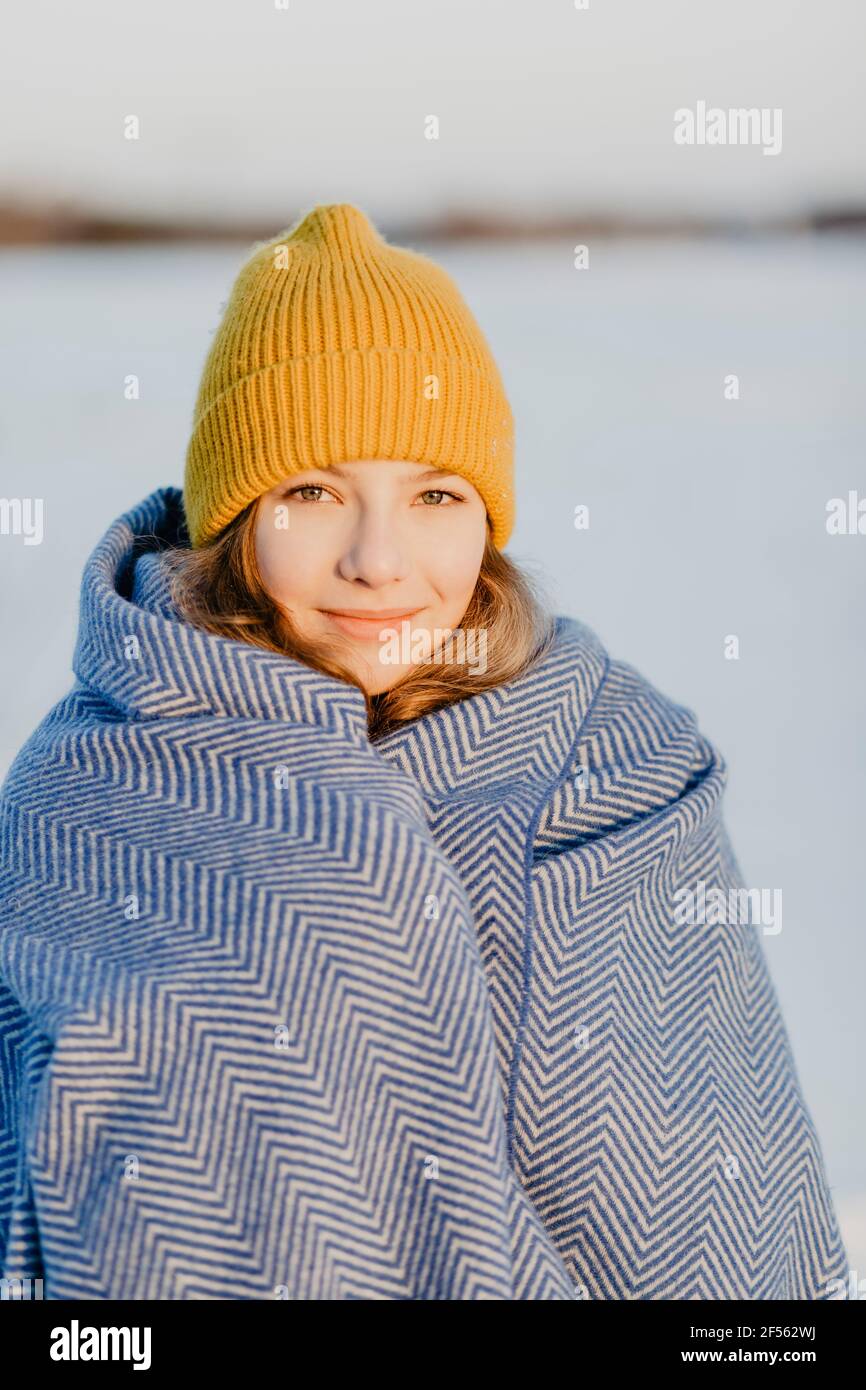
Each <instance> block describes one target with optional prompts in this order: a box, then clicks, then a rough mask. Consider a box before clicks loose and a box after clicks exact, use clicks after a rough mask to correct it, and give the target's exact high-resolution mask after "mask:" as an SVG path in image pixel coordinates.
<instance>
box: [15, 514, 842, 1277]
mask: <svg viewBox="0 0 866 1390" xmlns="http://www.w3.org/2000/svg"><path fill="white" fill-rule="evenodd" d="M181 502H182V499H181V495H180V493H179V492H178V491H177V490H176V489H172V488H168V489H160V490H159V491H157V492H156V493H154V494H153V495H152V496H151V497H149V498H147V499H146V500H145V501H144V502H143V503H142V504H141V505H140V506H139V507H137V508H135V509H133V510H132V511H131V512H129V513H127V514H126V515H125V516H123V517H121V518H120V519H119V521H118V522H116V523H115V524H114V525H113V526H112V527H111V528H110V530H109V531H108V533H107V534H106V536H105V537H104V538H103V540H102V541H101V542H100V544H99V546H98V547H97V548H96V550H95V551H94V554H93V556H92V557H91V559H90V561H89V562H88V565H87V568H86V570H85V574H84V579H83V583H82V592H81V618H80V625H79V637H78V643H77V645H76V651H75V657H74V663H73V664H74V669H75V675H76V683H75V686H74V688H73V690H72V691H71V692H70V693H69V694H68V695H67V696H66V697H65V698H64V699H63V700H61V701H60V702H58V704H57V705H56V706H55V707H54V709H53V710H52V711H51V712H50V714H49V715H48V716H47V717H46V718H45V720H43V721H42V723H41V724H40V726H39V728H38V729H37V730H36V731H35V732H34V734H33V735H32V736H31V738H30V739H29V740H28V742H27V744H25V746H24V748H23V749H22V750H21V752H20V753H19V755H18V758H17V759H16V761H15V764H14V765H13V768H12V769H11V771H10V774H9V776H8V777H7V780H6V783H5V784H4V787H3V791H2V796H0V863H2V865H3V871H4V888H3V898H2V903H0V925H2V927H3V931H2V933H0V1258H2V1270H3V1274H4V1276H5V1277H7V1278H12V1277H20V1278H24V1277H30V1278H42V1279H43V1280H44V1283H45V1293H46V1296H47V1297H51V1298H137V1299H138V1298H183V1299H213V1298H243V1299H250V1298H252V1299H264V1298H275V1297H288V1298H292V1299H353V1298H362V1299H416V1298H417V1299H449V1300H452V1299H565V1300H574V1299H579V1298H585V1297H588V1298H603V1299H621V1298H708V1299H713V1298H731V1297H747V1298H776V1297H782V1298H822V1297H828V1296H830V1294H829V1293H828V1291H827V1282H828V1280H830V1279H833V1278H839V1279H842V1280H843V1281H844V1280H845V1278H846V1273H847V1264H846V1258H845V1252H844V1249H843V1247H842V1244H841V1241H840V1238H839V1233H838V1229H837V1226H836V1220H835V1215H834V1212H833V1208H832V1204H831V1201H830V1197H829V1193H828V1190H827V1185H826V1178H825V1175H824V1169H823V1161H822V1157H821V1151H820V1147H819V1144H818V1139H817V1136H816V1135H815V1132H814V1128H813V1126H812V1123H811V1120H810V1117H809V1115H808V1112H807V1110H806V1108H805V1105H804V1102H803V1099H802V1096H801V1094H800V1089H799V1085H798V1081H797V1077H796V1071H795V1068H794V1063H793V1058H792V1057H791V1053H790V1048H789V1046H788V1041H787V1037H786V1035H785V1031H784V1027H783V1024H782V1021H781V1015H780V1011H779V1008H778V1003H777V1001H776V998H775V995H774V993H773V990H772V986H771V983H770V980H769V976H768V973H767V968H766V965H765V962H764V958H763V955H762V951H761V948H760V943H759V941H758V939H757V937H756V936H755V934H754V928H751V927H735V928H731V927H719V926H701V927H693V926H690V927H682V926H679V927H678V926H675V925H674V924H673V906H672V905H673V902H674V898H673V895H674V893H675V892H676V890H677V889H678V888H679V887H681V886H683V885H688V884H690V883H693V882H694V881H695V880H696V879H698V878H703V879H704V880H705V881H706V882H708V883H717V884H727V883H731V884H738V883H739V882H740V878H739V873H738V870H737V867H736V864H735V862H734V859H733V855H732V853H731V850H730V846H729V844H728V841H727V838H726V835H725V831H724V826H723V823H722V820H721V816H720V800H721V794H722V789H723V785H724V766H723V764H722V762H721V760H720V759H719V758H718V755H717V754H716V753H715V752H714V750H713V749H712V748H711V747H710V745H709V744H708V743H707V742H706V741H705V740H704V739H703V738H702V737H701V736H700V734H699V733H698V731H697V729H696V727H695V723H694V719H693V717H692V716H691V714H690V713H689V712H688V711H686V710H682V709H681V708H680V707H678V706H675V705H672V704H671V703H670V702H669V701H667V700H665V699H664V697H662V696H660V695H659V694H658V693H657V692H655V691H654V690H653V689H652V688H651V687H650V686H648V684H647V683H646V682H644V681H643V680H642V678H641V677H640V676H638V675H637V673H636V672H633V671H632V670H631V668H629V667H626V666H624V665H623V664H621V663H613V662H611V661H610V660H609V659H608V657H607V655H606V654H605V652H604V650H603V648H602V647H601V646H600V644H599V643H598V641H597V639H596V638H595V637H594V636H593V634H592V633H591V632H590V631H589V630H588V629H586V628H585V627H583V626H582V625H581V624H578V623H575V622H572V621H570V620H566V619H559V620H557V628H556V637H555V641H554V643H553V645H552V647H551V648H550V650H549V651H548V652H547V653H546V654H545V655H544V656H543V657H542V659H541V660H540V661H539V662H538V663H537V665H536V666H535V667H534V668H533V669H532V670H531V671H529V672H527V673H526V674H525V675H524V676H523V677H521V678H520V679H519V680H517V681H514V682H511V683H510V684H509V685H507V686H505V687H501V688H499V689H497V690H493V691H489V692H485V693H484V694H482V695H479V696H477V697H475V698H474V699H471V700H467V701H461V702H460V703H459V704H456V705H453V706H451V707H448V708H446V709H444V710H439V711H437V712H435V713H434V714H432V715H429V716H427V717H425V718H424V719H421V720H418V721H416V722H414V723H413V724H410V725H407V726H405V727H403V728H401V729H399V730H397V731H395V732H394V733H392V734H391V735H389V736H388V737H387V738H386V739H384V740H382V741H380V742H379V743H377V744H376V745H375V746H371V745H370V743H369V741H368V739H367V735H366V711H365V705H364V700H363V696H362V695H361V692H360V691H358V690H356V689H355V688H354V687H350V686H345V685H343V684H341V683H339V682H337V681H335V680H332V679H331V678H329V677H324V676H321V675H320V674H319V673H317V672H313V671H311V670H309V669H308V668H306V667H304V666H302V665H300V664H299V663H297V662H294V661H290V660H288V659H286V658H283V657H280V656H278V655H276V654H272V653H267V652H262V651H259V650H258V649H255V648H252V647H249V646H247V645H245V644H242V643H236V642H230V641H228V640H225V639H221V638H216V637H212V636H211V635H209V634H205V633H202V632H199V631H197V630H195V629H192V628H190V627H189V626H188V625H187V624H185V623H183V622H181V621H180V620H179V619H178V617H177V615H176V614H174V612H173V610H172V607H171V604H170V603H169V601H168V597H167V590H166V587H165V582H164V573H163V571H162V569H161V566H160V563H159V553H158V552H159V548H160V546H161V545H164V544H172V543H175V542H176V541H177V539H178V537H179V535H180V526H181V522H182V507H181ZM576 1043H577V1044H578V1045H577V1046H576ZM732 1167H733V1168H735V1170H736V1174H735V1176H733V1177H732V1176H729V1175H728V1174H729V1170H730V1169H731V1168H732ZM842 1296H844V1293H843V1294H842Z"/></svg>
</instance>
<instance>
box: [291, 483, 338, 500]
mask: <svg viewBox="0 0 866 1390" xmlns="http://www.w3.org/2000/svg"><path fill="white" fill-rule="evenodd" d="M309 492H314V493H319V494H320V495H322V496H328V497H330V496H331V494H330V493H325V489H324V487H322V485H321V483H299V484H298V486H297V487H291V488H289V490H288V492H284V493H283V496H284V497H295V496H297V497H300V498H301V501H302V502H318V501H319V500H320V497H318V496H317V497H304V496H303V494H304V493H309Z"/></svg>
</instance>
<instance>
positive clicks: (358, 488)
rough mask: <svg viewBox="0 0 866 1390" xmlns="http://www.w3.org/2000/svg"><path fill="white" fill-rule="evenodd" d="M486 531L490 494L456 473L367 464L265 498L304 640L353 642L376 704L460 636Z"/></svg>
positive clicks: (264, 510) (265, 571) (286, 486)
mask: <svg viewBox="0 0 866 1390" xmlns="http://www.w3.org/2000/svg"><path fill="white" fill-rule="evenodd" d="M486 523H487V514H486V510H485V506H484V502H483V501H482V499H481V496H480V495H479V493H478V492H476V490H475V488H474V487H473V486H472V484H471V483H468V482H466V480H465V479H464V478H461V477H458V475H457V474H456V473H443V472H441V471H440V470H439V469H434V468H428V467H427V466H426V464H423V463H405V462H402V461H398V460H391V459H365V460H361V461H356V462H351V463H341V464H339V465H338V464H334V465H332V466H331V467H329V468H310V469H307V470H306V471H305V472H303V473H295V474H293V475H292V476H291V477H289V478H286V479H284V481H283V482H281V483H279V484H278V485H277V486H276V487H274V488H272V489H271V491H270V492H266V493H264V494H263V495H262V497H261V499H260V501H259V509H258V515H257V518H256V529H255V543H256V558H257V560H258V565H259V570H260V572H261V576H262V581H263V583H264V585H265V588H266V589H267V590H268V592H269V593H270V595H271V597H272V598H274V599H275V600H276V601H277V602H278V603H280V604H282V605H283V607H284V608H286V609H288V611H289V613H290V615H291V617H292V620H293V622H294V624H295V626H296V627H297V628H298V629H299V630H300V632H301V633H302V634H303V635H304V636H305V637H306V638H308V639H311V640H317V639H318V640H321V639H322V638H326V639H329V640H331V641H333V640H334V639H335V638H336V639H341V641H342V644H343V652H342V654H343V655H344V659H345V661H346V664H347V665H348V666H349V667H350V668H351V670H352V671H353V673H354V674H355V675H356V678H357V679H358V681H359V683H360V684H361V685H362V686H363V688H364V690H366V691H367V693H368V694H370V695H375V694H379V693H380V692H381V691H383V690H389V689H390V688H391V686H393V685H395V684H396V682H397V681H398V680H399V679H400V677H401V676H403V675H405V674H406V672H407V671H409V670H411V669H412V667H413V666H417V665H418V664H419V662H420V661H421V660H422V659H423V658H424V657H425V656H426V655H428V654H429V653H430V651H431V650H435V649H436V648H437V647H438V646H439V645H440V643H441V642H443V641H444V640H445V638H446V636H447V633H448V632H449V631H451V630H452V629H454V628H456V627H458V626H459V624H460V621H461V619H462V617H463V615H464V613H465V612H466V609H467V606H468V604H469V600H470V598H471V597H472V593H473V590H474V588H475V583H476V580H477V579H478V573H479V570H480V568H481V559H482V556H483V553H484V543H485V539H486ZM437 629H439V632H438V633H437ZM380 632H381V633H382V634H383V636H382V637H381V638H380V636H379V634H380ZM389 634H390V637H389ZM394 634H396V637H395V636H394ZM425 644H426V646H425Z"/></svg>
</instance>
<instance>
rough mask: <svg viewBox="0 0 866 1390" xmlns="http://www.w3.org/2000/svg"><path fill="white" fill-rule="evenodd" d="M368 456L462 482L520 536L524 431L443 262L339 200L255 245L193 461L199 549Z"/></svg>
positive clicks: (206, 377)
mask: <svg viewBox="0 0 866 1390" xmlns="http://www.w3.org/2000/svg"><path fill="white" fill-rule="evenodd" d="M355 459H404V460H407V461H410V462H417V463H425V464H427V465H428V466H429V467H431V468H442V469H444V470H445V471H446V472H453V473H458V474H459V475H460V476H461V477H463V478H466V479H467V481H469V482H470V483H472V484H473V486H474V487H475V488H476V489H477V490H478V492H479V493H480V494H481V496H482V498H483V499H484V503H485V505H486V508H487V513H488V516H489V517H490V522H491V528H492V538H493V540H494V542H495V544H496V545H497V546H499V547H500V548H501V547H502V546H504V544H505V542H506V541H507V540H508V537H509V535H510V533H511V529H512V525H513V521H514V496H513V419H512V414H511V409H510V406H509V404H508V400H507V398H506V395H505V390H504V387H503V384H502V380H501V377H500V374H499V371H498V368H497V366H496V363H495V361H494V359H493V357H492V355H491V352H490V349H489V347H488V345H487V342H486V340H485V338H484V335H483V334H482V332H481V329H480V328H479V326H478V324H477V322H476V321H475V319H474V318H473V316H472V314H471V313H470V311H469V309H468V307H467V305H466V303H465V302H464V300H463V298H462V296H461V294H460V291H459V290H458V288H457V286H456V285H455V284H454V282H453V280H452V279H451V278H450V277H449V276H448V275H447V274H446V273H445V271H444V270H443V269H442V268H441V267H440V266H438V265H436V264H435V263H434V262H433V261H432V260H430V259H429V258H427V257H426V256H423V255H421V254H420V253H418V252H414V251H410V250H407V249H404V248H401V247H396V246H391V245H389V244H388V243H387V242H386V241H385V240H384V238H383V237H382V236H381V235H380V234H379V232H378V231H377V230H376V229H375V227H373V225H372V224H371V223H370V221H369V220H368V218H367V217H366V216H365V215H364V213H363V212H361V211H360V210H359V209H358V208H356V207H353V206H352V205H351V204H348V203H337V204H329V205H321V206H318V207H316V208H314V209H313V210H312V211H311V212H309V213H308V214H307V215H306V216H305V217H303V218H302V219H301V221H300V222H299V223H298V224H297V225H296V226H295V227H294V228H293V229H288V230H286V231H284V232H281V233H280V234H279V235H278V236H277V237H275V238H274V239H273V240H271V241H267V242H264V243H261V244H259V245H257V247H256V249H255V251H254V253H253V255H252V256H251V257H250V259H249V260H248V261H247V263H246V264H245V265H244V266H243V267H242V269H241V271H240V273H239V275H238V277H237V279H236V281H235V283H234V286H233V288H232V291H231V295H230V298H229V301H228V304H227V307H226V311H225V314H224V316H223V318H222V321H221V323H220V325H219V328H218V329H217V332H216V335H215V337H214V340H213V343H212V345H211V348H210V351H209V353H208V355H207V359H206V362H205V366H204V371H203V374H202V379H201V385H200V387H199V392H198V399H197V402H196V408H195V415H194V421H193V430H192V437H191V439H190V442H189V447H188V450H187V459H186V473H185V478H184V499H185V504H186V510H187V520H188V526H189V534H190V537H191V540H192V544H193V545H194V546H198V545H201V544H202V542H203V541H206V540H208V539H209V538H210V537H212V536H215V535H216V534H217V533H218V532H219V531H220V530H222V528H223V527H224V526H226V525H227V524H228V523H229V522H230V521H231V520H232V518H233V517H235V516H237V514H238V512H240V511H242V510H243V509H244V507H246V506H247V504H248V503H249V502H251V501H253V499H254V498H256V497H257V496H259V494H260V493H262V492H267V491H269V490H270V489H271V488H272V487H275V486H276V485H277V483H279V482H280V481H281V479H282V478H284V477H287V476H289V475H290V474H294V473H298V472H301V471H303V470H304V469H308V468H314V467H317V468H327V467H328V466H329V465H330V464H334V463H340V462H343V461H347V460H355Z"/></svg>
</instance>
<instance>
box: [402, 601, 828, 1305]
mask: <svg viewBox="0 0 866 1390" xmlns="http://www.w3.org/2000/svg"><path fill="white" fill-rule="evenodd" d="M566 692H567V693H566ZM495 694H496V696H497V697H498V696H499V694H500V692H495ZM507 694H508V706H507V709H505V708H503V706H502V704H501V703H500V701H499V699H498V698H496V699H493V698H488V697H485V696H480V697H478V698H477V699H475V700H473V701H472V702H471V704H472V706H473V707H474V708H473V717H472V725H471V730H470V725H469V721H468V719H467V718H462V719H456V718H453V717H451V712H450V711H448V710H445V711H441V712H439V713H438V714H436V715H433V716H431V717H428V718H427V719H425V720H421V721H419V722H418V723H417V724H414V725H410V726H407V727H406V728H405V729H403V730H400V731H398V732H397V733H395V734H393V735H391V736H390V737H389V738H388V739H387V740H385V742H384V743H382V744H379V745H378V746H379V748H380V751H381V752H382V753H383V754H384V755H385V756H386V757H389V758H391V757H392V758H394V759H396V760H397V761H398V762H399V763H400V764H401V765H403V766H404V767H405V768H406V769H407V770H408V771H411V772H412V774H413V777H414V778H415V779H416V780H417V781H418V782H419V784H420V785H421V787H422V790H423V791H424V793H425V797H426V799H427V801H428V807H429V814H430V824H431V828H432V830H433V833H434V835H435V837H436V839H437V841H438V842H439V843H440V844H441V845H442V847H443V849H444V850H445V852H446V853H447V854H448V856H449V858H450V859H451V861H452V863H453V864H454V866H455V868H456V869H457V870H458V872H459V875H460V877H461V879H462V881H463V883H464V884H465V885H466V888H467V891H468V893H469V896H470V898H471V901H472V906H473V910H474V915H475V926H476V931H477V932H478V937H479V941H480V942H481V945H482V954H483V957H484V962H485V968H486V970H487V975H488V982H489V984H490V990H491V1004H492V1007H493V1013H494V1020H495V1028H496V1036H497V1044H498V1052H499V1057H500V1069H501V1078H502V1083H503V1087H504V1093H505V1097H506V1113H507V1126H508V1136H509V1156H510V1158H511V1160H512V1161H513V1162H514V1164H515V1167H516V1171H517V1172H518V1173H519V1175H520V1179H521V1183H522V1185H523V1187H524V1189H525V1191H526V1192H527V1193H528V1194H529V1196H530V1197H531V1198H532V1202H533V1205H534V1207H535V1208H536V1209H537V1210H538V1212H539V1213H540V1215H541V1217H542V1220H543V1222H544V1224H545V1227H546V1228H547V1230H548V1231H549V1232H550V1234H551V1236H552V1237H553V1240H554V1242H555V1244H556V1246H557V1249H558V1250H559V1251H560V1253H561V1255H562V1256H563V1259H564V1261H565V1263H566V1266H567V1268H568V1270H569V1273H570V1275H571V1277H572V1279H573V1281H574V1283H575V1286H576V1287H577V1288H578V1289H579V1290H580V1291H581V1293H582V1296H584V1297H589V1298H593V1299H596V1298H601V1299H661V1298H665V1299H729V1298H746V1299H777V1298H781V1299H823V1298H833V1297H835V1298H838V1297H843V1298H844V1297H846V1294H845V1292H844V1291H842V1290H841V1289H839V1288H838V1287H836V1286H835V1285H834V1283H833V1282H831V1281H836V1280H842V1281H844V1280H845V1279H846V1277H847V1276H846V1271H847V1262H846V1255H845V1251H844V1247H843V1245H842V1242H841V1239H840V1236H839V1231H838V1227H837V1223H836V1218H835V1213H834V1211H833V1207H832V1203H831V1200H830V1196H829V1191H828V1187H827V1182H826V1175H825V1171H824V1163H823V1157H822V1154H821V1149H820V1145H819V1141H818V1137H817V1135H816V1133H815V1130H814V1126H813V1124H812V1120H811V1117H810V1115H809V1112H808V1110H807V1108H806V1106H805V1103H804V1100H803V1096H802V1093H801V1090H800V1086H799V1081H798V1077H797V1072H796V1068H795V1064H794V1060H793V1056H792V1054H791V1050H790V1046H789V1042H788V1038H787V1035H786V1032H785V1028H784V1024H783V1021H782V1016H781V1011H780V1008H779V1004H778V1000H777V997H776V994H775V992H774V989H773V986H772V983H771V979H770V976H769V973H768V968H767V964H766V960H765V957H764V954H763V950H762V947H761V944H760V938H759V936H758V935H757V934H756V933H757V932H758V931H759V930H760V927H756V926H754V925H751V924H748V925H747V924H744V923H741V922H740V923H737V924H726V925H719V924H714V925H713V924H703V925H678V924H677V923H676V921H675V917H674V911H675V907H676V904H677V899H676V897H675V894H676V892H677V890H678V889H680V888H683V887H690V886H691V887H694V886H695V885H697V883H698V882H699V881H700V880H703V881H704V884H705V885H706V886H707V887H710V886H714V887H719V888H722V889H725V890H726V891H727V889H729V888H739V887H741V886H744V880H743V878H742V875H741V873H740V870H739V868H738V866H737V863H736V861H735V859H734V856H733V852H732V850H731V847H730V843H729V840H728V837H727V833H726V830H725V827H724V823H723V821H722V819H721V809H720V807H721V798H722V793H723V789H724V785H725V781H726V776H727V770H726V767H725V764H724V761H723V759H722V758H721V757H720V756H719V754H718V753H717V752H716V751H715V750H714V749H713V748H712V746H711V745H710V744H709V742H708V741H707V740H706V739H705V738H703V737H702V735H701V734H700V732H699V731H698V729H697V726H696V723H695V719H694V716H693V714H692V713H691V712H690V711H689V710H687V709H684V708H682V707H680V706H677V705H675V704H673V703H672V702H671V701H669V700H667V699H666V698H665V697H663V696H661V695H660V694H659V692H657V691H656V690H655V689H654V688H653V687H652V686H651V685H649V683H648V682H647V681H645V680H644V679H643V678H642V677H641V676H640V675H639V674H638V673H637V672H636V671H634V670H633V668H631V667H630V666H628V665H627V664H626V663H623V662H610V661H608V660H607V659H606V658H605V656H604V653H603V651H602V650H601V649H600V648H599V646H598V643H597V640H596V639H595V638H594V636H593V634H592V633H591V632H588V630H587V629H586V628H585V627H583V626H582V625H581V624H578V623H574V622H570V623H565V622H564V621H563V620H560V622H559V640H558V644H557V648H556V651H555V652H554V653H553V654H552V655H551V656H550V657H549V658H548V659H547V661H546V662H545V664H544V671H543V672H541V671H538V672H536V673H535V674H534V675H531V676H530V677H529V678H528V679H524V680H521V681H518V682H516V683H515V684H514V685H513V686H512V687H511V688H510V689H509V691H508V692H507ZM488 734H489V743H488V741H487V736H488ZM446 738H447V739H449V740H452V739H459V746H458V748H457V749H456V750H455V749H452V752H451V757H450V759H449V762H448V765H447V768H446V767H443V765H442V763H441V761H439V762H437V761H436V757H435V750H436V749H437V748H439V747H441V746H442V744H443V742H444V741H445V739H446ZM512 758H513V760H514V764H515V765H517V766H519V776H518V777H515V778H509V777H508V775H507V770H508V768H509V766H510V765H511V762H510V760H511V759H512ZM467 792H468V794H467Z"/></svg>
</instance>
